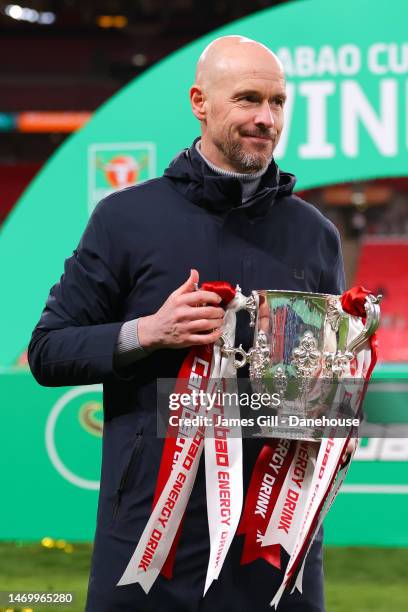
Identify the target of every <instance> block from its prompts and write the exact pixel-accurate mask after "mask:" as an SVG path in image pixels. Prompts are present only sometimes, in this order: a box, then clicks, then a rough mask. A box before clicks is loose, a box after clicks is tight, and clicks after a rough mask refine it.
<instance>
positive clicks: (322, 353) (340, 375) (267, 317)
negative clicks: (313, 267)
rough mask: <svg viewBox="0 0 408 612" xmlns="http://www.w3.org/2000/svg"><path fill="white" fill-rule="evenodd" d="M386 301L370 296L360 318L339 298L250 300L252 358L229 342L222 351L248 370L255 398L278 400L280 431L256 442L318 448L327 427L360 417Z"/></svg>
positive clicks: (286, 294) (277, 294) (285, 294)
mask: <svg viewBox="0 0 408 612" xmlns="http://www.w3.org/2000/svg"><path fill="white" fill-rule="evenodd" d="M380 299H381V296H377V297H375V296H374V295H371V294H368V295H367V296H366V297H365V303H364V309H365V315H366V316H365V317H360V316H354V315H350V314H348V313H347V312H345V311H344V310H343V307H342V302H341V296H339V295H330V294H322V293H308V292H302V291H280V290H257V291H253V292H252V294H251V295H250V296H249V297H247V298H246V302H245V306H244V308H245V309H246V310H247V311H248V312H249V313H250V326H251V327H253V328H254V339H253V346H252V348H251V349H250V350H249V351H248V352H246V351H245V350H244V349H243V348H242V346H239V347H232V346H228V345H227V343H225V342H224V345H223V347H222V351H223V353H224V354H226V355H233V357H234V365H235V367H236V368H240V367H243V366H244V365H246V364H249V378H250V380H251V386H252V390H253V392H258V393H259V392H260V393H268V394H270V395H271V396H272V395H273V394H275V397H276V394H278V395H279V398H280V402H279V405H278V406H277V407H276V405H275V407H273V406H272V403H271V406H270V410H271V414H272V415H273V416H274V417H276V418H275V419H274V420H273V423H274V424H273V425H272V426H266V427H262V428H261V431H260V433H259V434H258V435H260V436H263V437H279V438H293V439H299V440H316V441H318V440H321V439H322V438H323V437H326V436H327V425H322V421H324V422H325V423H327V419H328V418H329V417H330V419H334V420H336V419H340V418H341V417H345V416H348V417H351V416H355V414H356V412H357V410H358V407H359V405H360V403H361V402H360V401H359V399H361V393H362V389H363V387H364V382H365V375H366V374H367V369H368V367H369V361H370V358H371V352H370V345H369V339H370V337H371V336H372V335H373V334H374V333H375V331H376V329H377V328H378V325H379V320H380V307H379V302H380ZM324 416H325V417H326V419H322V418H321V417H324ZM338 422H341V421H338ZM338 435H339V434H338Z"/></svg>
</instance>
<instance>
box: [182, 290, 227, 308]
mask: <svg viewBox="0 0 408 612" xmlns="http://www.w3.org/2000/svg"><path fill="white" fill-rule="evenodd" d="M220 302H222V297H220V296H219V295H218V293H214V291H202V290H201V289H199V290H198V291H195V292H194V293H186V294H185V295H183V303H184V304H189V305H190V306H196V305H200V306H201V305H203V304H219V303H220Z"/></svg>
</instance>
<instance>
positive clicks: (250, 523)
mask: <svg viewBox="0 0 408 612" xmlns="http://www.w3.org/2000/svg"><path fill="white" fill-rule="evenodd" d="M201 289H202V290H204V291H212V292H214V293H217V294H218V295H219V296H220V297H221V298H222V302H221V306H223V307H224V308H225V307H226V306H227V305H228V304H229V302H230V301H231V300H232V299H233V298H234V297H235V293H236V292H235V289H234V287H232V285H230V284H229V283H226V282H223V281H214V282H206V283H203V284H202V285H201ZM370 293H371V292H370V291H368V290H367V289H365V288H364V287H362V286H358V287H353V288H352V289H350V290H349V291H346V292H345V293H344V294H343V295H342V296H341V298H340V300H341V305H342V308H343V310H344V311H345V312H347V313H348V314H350V315H352V316H358V317H362V318H363V319H365V317H366V311H365V307H364V306H365V301H366V298H367V296H368V295H369V294H370ZM369 342H370V348H371V363H370V367H369V370H368V372H367V374H366V377H365V383H366V384H365V388H364V392H363V396H362V399H363V397H364V393H365V390H366V387H367V385H368V381H369V379H370V376H371V373H372V371H373V368H374V366H375V363H376V361H377V342H376V336H375V334H373V335H372V336H371V337H370V339H369ZM212 352H213V346H212V345H206V346H202V347H197V346H196V347H192V348H191V349H190V351H189V353H188V355H187V357H186V358H185V360H184V362H183V364H182V366H181V368H180V371H179V374H178V377H177V382H176V386H175V391H176V392H178V393H184V392H188V389H187V388H186V385H185V379H189V377H190V374H191V372H192V364H193V363H194V359H195V357H197V356H198V357H200V356H201V357H202V358H205V360H207V361H209V362H211V359H212ZM207 382H208V380H206V384H207ZM362 399H361V401H362ZM170 434H171V435H170ZM176 442H177V432H175V431H174V428H170V427H169V429H168V435H167V436H166V440H165V443H164V448H163V453H162V458H161V462H160V468H159V475H158V478H157V482H156V490H155V494H154V499H153V508H154V506H155V505H156V503H157V501H158V499H159V497H160V494H161V492H162V490H163V488H164V486H165V484H166V482H167V480H168V478H169V475H170V472H171V469H172V465H173V459H174V454H175V452H176V451H177V448H176ZM278 442H279V440H270V441H268V442H267V443H266V444H265V445H264V446H263V448H262V450H261V452H260V454H259V457H258V459H257V461H256V464H255V467H254V470H253V473H252V477H251V482H250V486H249V489H248V495H247V498H246V501H245V506H244V511H243V516H242V519H241V522H240V525H239V528H238V531H237V532H238V533H240V534H245V543H244V549H243V554H242V558H241V564H245V563H250V562H251V561H253V560H254V559H256V558H259V557H262V558H264V559H265V560H266V561H267V562H268V563H270V564H271V565H273V566H275V567H278V568H279V567H280V545H273V546H268V547H261V546H260V544H259V543H258V542H257V531H258V530H259V531H260V532H261V533H262V534H263V533H264V531H265V529H266V527H267V525H268V522H269V518H270V516H271V514H272V511H273V508H274V506H275V504H276V501H277V497H278V494H279V490H280V488H281V486H282V484H283V481H284V478H285V476H286V473H287V470H288V469H289V466H290V460H289V459H291V458H293V453H294V445H293V444H291V448H290V450H289V452H288V455H287V457H286V458H285V465H284V466H282V469H281V470H280V474H279V477H278V480H279V482H278V483H276V484H277V485H278V486H275V487H274V488H273V493H272V494H271V498H270V501H269V504H268V510H267V515H266V517H265V519H262V520H261V521H260V520H259V517H256V516H255V514H254V511H255V506H256V500H257V494H258V493H259V490H260V487H261V484H262V480H263V476H264V474H265V473H267V471H268V465H269V463H270V460H271V457H272V455H273V452H274V450H275V448H276V446H277V444H278ZM288 457H289V459H288ZM329 490H330V488H329ZM318 515H319V512H318V513H317V515H316V518H315V520H317V517H318ZM183 520H184V517H183ZM183 520H182V521H181V523H180V527H179V529H178V531H177V534H176V537H175V539H174V541H173V544H172V547H171V549H170V552H169V554H168V557H167V559H166V562H165V564H164V565H163V568H162V570H161V574H162V575H163V576H165V577H166V578H171V577H172V575H173V566H174V560H175V555H176V549H177V545H178V541H179V539H180V535H181V529H182V524H183ZM310 532H312V526H311V529H310ZM306 545H307V539H306V542H305V543H304V546H303V547H302V550H301V551H300V554H299V556H298V558H299V559H300V558H301V557H302V553H304V548H305V547H306ZM296 567H297V564H296V565H295V566H294V568H293V569H292V572H294V571H295V569H296Z"/></svg>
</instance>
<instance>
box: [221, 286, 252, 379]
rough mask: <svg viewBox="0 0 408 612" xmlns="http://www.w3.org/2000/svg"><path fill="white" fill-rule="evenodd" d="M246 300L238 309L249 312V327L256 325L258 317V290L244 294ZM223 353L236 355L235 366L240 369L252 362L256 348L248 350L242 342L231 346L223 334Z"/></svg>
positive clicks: (227, 355) (228, 355)
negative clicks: (248, 294)
mask: <svg viewBox="0 0 408 612" xmlns="http://www.w3.org/2000/svg"><path fill="white" fill-rule="evenodd" d="M237 290H239V291H240V289H239V286H237ZM243 297H244V299H245V302H243V304H242V306H241V308H239V309H237V311H236V312H238V310H246V311H247V312H249V327H255V325H256V319H257V315H258V304H259V298H258V295H257V293H256V291H252V293H251V295H250V296H248V297H245V296H243ZM220 340H221V353H222V354H223V355H225V356H226V357H230V356H231V355H233V356H234V367H235V368H236V369H237V370H238V369H239V368H243V367H244V366H245V365H246V364H247V363H251V360H252V353H253V351H254V349H250V350H249V351H248V352H246V351H245V350H244V349H243V348H242V344H240V345H239V347H235V346H231V345H230V344H229V342H228V341H227V339H226V338H225V336H221V338H220Z"/></svg>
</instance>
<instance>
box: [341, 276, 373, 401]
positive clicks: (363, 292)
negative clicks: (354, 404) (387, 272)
mask: <svg viewBox="0 0 408 612" xmlns="http://www.w3.org/2000/svg"><path fill="white" fill-rule="evenodd" d="M368 295H373V293H372V291H369V290H368V289H366V288H365V287H363V286H362V285H358V286H356V287H352V288H351V289H349V290H348V291H346V292H345V293H343V295H342V296H341V297H340V301H341V306H342V308H343V310H344V312H347V313H348V314H350V315H353V316H354V317H361V318H362V319H363V321H364V322H365V319H366V316H367V313H366V309H365V302H366V299H367V296H368ZM369 342H370V349H371V362H370V366H369V368H368V372H367V374H366V376H365V379H366V383H367V384H368V381H369V380H370V377H371V374H372V371H373V370H374V366H375V364H376V363H377V358H378V341H377V334H373V335H372V336H370V339H369ZM365 391H366V389H365V390H364V394H365Z"/></svg>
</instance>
